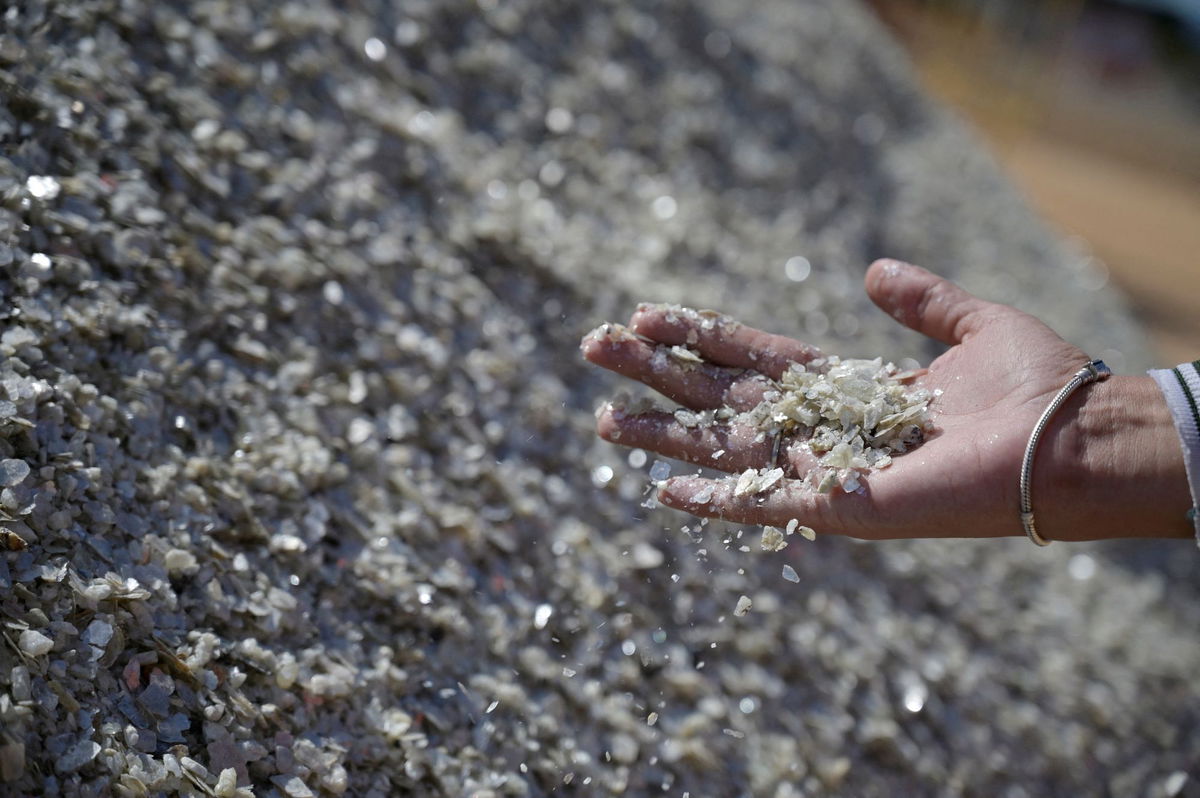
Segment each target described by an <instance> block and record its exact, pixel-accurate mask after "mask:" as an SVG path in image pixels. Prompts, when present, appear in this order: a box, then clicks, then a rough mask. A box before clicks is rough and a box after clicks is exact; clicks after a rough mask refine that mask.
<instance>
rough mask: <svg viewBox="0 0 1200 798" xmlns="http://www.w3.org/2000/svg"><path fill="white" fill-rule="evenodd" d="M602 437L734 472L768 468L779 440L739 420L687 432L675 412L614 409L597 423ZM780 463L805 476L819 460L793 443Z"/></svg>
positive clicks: (608, 411)
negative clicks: (776, 440) (640, 411)
mask: <svg viewBox="0 0 1200 798" xmlns="http://www.w3.org/2000/svg"><path fill="white" fill-rule="evenodd" d="M596 432H597V433H598V434H599V435H600V437H601V438H604V439H605V440H607V441H612V442H613V443H619V444H621V445H622V446H632V447H636V448H639V449H648V450H650V451H652V452H655V453H657V454H661V455H663V456H664V457H671V458H673V459H675V460H684V461H686V462H688V463H694V464H696V465H702V466H708V467H709V468H715V469H718V470H720V471H728V472H731V473H732V472H737V471H745V470H746V469H747V468H764V467H766V466H768V465H772V464H773V463H774V461H775V457H774V455H775V449H774V445H775V440H774V436H771V435H767V434H765V433H763V432H762V430H759V429H758V428H756V427H753V426H751V425H749V424H740V423H738V422H736V421H735V422H733V423H730V424H714V425H711V426H708V427H687V426H684V425H683V424H681V423H680V422H679V421H678V420H677V419H676V418H675V415H674V414H673V413H668V412H665V411H661V410H656V411H649V412H644V413H626V412H623V411H622V410H621V409H620V408H615V407H613V406H612V405H609V406H608V407H605V408H604V409H603V410H602V411H601V412H600V415H599V417H598V418H597V419H596ZM779 463H780V465H782V466H784V467H785V472H786V473H789V474H792V475H803V474H807V473H808V471H809V470H810V469H811V468H812V467H813V466H814V465H815V464H816V457H815V456H814V455H813V453H812V452H811V451H810V450H809V449H808V448H807V447H806V446H804V445H802V444H801V443H800V442H799V441H797V440H795V439H791V440H789V441H787V443H786V444H785V448H784V449H783V450H782V451H781V452H780V453H779Z"/></svg>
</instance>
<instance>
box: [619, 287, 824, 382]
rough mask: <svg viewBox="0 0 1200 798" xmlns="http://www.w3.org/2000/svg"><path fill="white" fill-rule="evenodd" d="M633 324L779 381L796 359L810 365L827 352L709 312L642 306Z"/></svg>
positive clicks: (667, 341) (645, 332)
mask: <svg viewBox="0 0 1200 798" xmlns="http://www.w3.org/2000/svg"><path fill="white" fill-rule="evenodd" d="M629 325H630V327H631V328H632V329H633V330H634V331H635V332H637V333H638V334H640V335H645V336H646V337H648V338H653V339H654V340H655V341H660V342H661V343H664V344H668V345H673V346H689V347H691V348H693V349H695V350H696V351H698V352H699V353H700V354H701V355H702V356H703V357H704V358H705V359H706V360H711V361H712V362H713V363H718V364H720V365H722V366H731V367H733V368H743V369H754V370H755V371H759V372H762V373H763V374H766V375H767V376H768V377H770V378H771V379H774V380H777V379H779V377H780V376H781V375H782V374H783V372H784V371H785V370H786V369H787V367H788V366H789V365H791V364H792V363H807V362H809V361H810V360H812V359H813V358H816V357H819V356H820V354H821V351H820V350H819V349H817V348H816V347H813V346H809V345H808V344H805V343H802V342H800V341H797V340H795V339H794V338H788V337H786V336H783V335H773V334H771V333H767V332H763V331H762V330H756V329H754V328H753V327H747V326H746V325H744V324H742V323H741V322H738V321H735V320H734V319H731V318H730V317H728V316H724V315H722V314H720V313H716V312H714V311H708V310H700V311H697V310H692V309H690V308H680V307H676V306H672V305H639V306H638V309H637V311H635V312H634V314H633V318H632V319H631V320H630V322H629Z"/></svg>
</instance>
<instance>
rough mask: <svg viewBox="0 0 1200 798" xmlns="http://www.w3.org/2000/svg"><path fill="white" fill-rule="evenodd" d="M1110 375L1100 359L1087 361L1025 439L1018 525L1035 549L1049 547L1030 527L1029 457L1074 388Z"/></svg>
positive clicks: (1030, 471) (1030, 459) (1030, 480)
mask: <svg viewBox="0 0 1200 798" xmlns="http://www.w3.org/2000/svg"><path fill="white" fill-rule="evenodd" d="M1111 376H1112V370H1111V369H1109V367H1108V366H1106V365H1104V361H1103V360H1092V361H1089V362H1088V363H1086V364H1085V365H1084V367H1083V368H1081V369H1080V370H1079V371H1077V372H1075V376H1074V377H1072V378H1071V380H1070V382H1068V383H1067V384H1066V385H1064V386H1063V388H1062V390H1061V391H1059V392H1058V395H1056V396H1055V397H1054V399H1052V400H1051V401H1050V405H1049V406H1048V407H1047V408H1046V410H1045V411H1044V412H1043V413H1042V417H1041V418H1039V419H1038V421H1037V424H1034V425H1033V433H1032V434H1031V435H1030V436H1029V443H1027V444H1026V445H1025V458H1024V459H1023V460H1022V461H1021V526H1023V527H1025V534H1026V535H1028V536H1029V539H1030V540H1032V541H1033V542H1034V543H1036V544H1037V545H1039V546H1049V545H1050V541H1049V540H1046V539H1045V538H1044V537H1042V536H1041V535H1039V534H1038V532H1037V529H1036V528H1035V527H1034V525H1033V497H1032V495H1031V484H1030V483H1032V482H1033V457H1034V454H1035V453H1036V452H1037V445H1038V440H1039V439H1040V438H1041V437H1042V433H1043V432H1044V431H1045V429H1046V425H1047V424H1049V423H1050V417H1051V416H1053V415H1054V412H1055V411H1056V410H1058V408H1060V407H1062V405H1063V403H1064V402H1066V401H1067V399H1068V398H1069V397H1070V396H1071V394H1073V393H1075V389H1077V388H1078V387H1079V386H1081V385H1087V384H1089V383H1093V382H1099V381H1100V380H1105V379H1108V378H1109V377H1111Z"/></svg>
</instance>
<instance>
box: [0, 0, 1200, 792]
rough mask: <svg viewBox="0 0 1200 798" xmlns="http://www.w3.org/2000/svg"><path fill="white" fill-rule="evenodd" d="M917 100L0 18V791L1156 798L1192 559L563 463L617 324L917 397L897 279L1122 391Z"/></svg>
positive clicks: (696, 53)
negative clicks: (953, 534)
mask: <svg viewBox="0 0 1200 798" xmlns="http://www.w3.org/2000/svg"><path fill="white" fill-rule="evenodd" d="M914 86H915V84H914V81H913V78H912V76H911V74H910V71H909V68H908V66H907V65H906V63H905V62H904V60H903V58H902V57H901V55H900V54H899V53H898V51H897V50H896V48H895V47H894V46H893V45H892V44H891V43H889V42H888V40H887V39H886V37H885V35H884V34H883V33H882V31H881V30H880V29H879V28H878V27H877V25H876V24H875V22H874V20H873V19H872V18H871V17H870V16H869V15H868V14H867V13H866V12H865V11H864V10H863V9H861V8H859V7H857V6H855V5H853V4H851V3H847V2H842V1H838V2H835V1H834V0H827V1H826V2H793V1H792V0H763V1H762V2H758V3H754V4H746V3H742V2H736V1H735V0H696V1H695V2H691V1H690V0H689V2H684V1H683V0H667V1H666V2H657V3H650V2H638V3H629V2H625V1H624V0H600V1H597V0H477V2H466V1H465V0H436V2H434V1H433V0H396V1H395V2H383V0H361V2H355V3H340V2H332V1H331V0H326V1H325V2H320V1H319V0H318V1H317V2H308V1H307V0H306V2H279V3H266V2H264V3H257V4H247V3H242V2H232V1H227V0H195V2H191V3H188V2H159V1H157V0H156V1H154V2H152V1H151V0H61V1H58V2H47V0H27V1H26V2H22V3H16V4H9V5H8V6H7V8H6V9H4V10H3V11H0V274H2V276H0V293H2V296H3V303H2V308H0V313H2V314H3V323H2V325H0V358H2V362H0V487H2V489H3V490H2V492H0V510H2V513H3V515H2V516H0V542H3V543H4V545H5V548H6V549H11V550H6V551H5V552H4V553H3V554H0V622H2V624H3V627H2V628H0V793H3V794H5V795H130V796H136V795H146V794H151V795H164V794H175V793H183V794H194V795H206V794H216V795H221V796H231V795H243V796H248V795H250V794H251V790H253V792H254V794H256V795H260V796H264V795H267V796H269V795H286V796H291V797H292V798H302V796H309V795H337V794H347V795H366V796H380V797H381V798H382V796H391V795H420V796H426V795H428V796H443V795H444V796H467V795H476V796H490V795H495V796H502V795H546V794H549V793H555V794H564V795H621V794H626V795H659V794H666V795H674V796H683V795H690V796H735V795H746V796H772V797H776V796H777V797H779V798H784V797H786V796H800V795H805V796H817V795H854V796H874V795H878V796H895V795H1003V796H1032V795H1081V794H1089V795H1091V794H1108V795H1117V796H1125V795H1130V796H1132V795H1149V794H1162V795H1170V794H1174V793H1175V792H1178V791H1179V790H1180V788H1181V787H1182V786H1183V785H1184V782H1185V781H1186V778H1187V776H1186V772H1185V771H1186V769H1187V768H1188V767H1189V766H1191V765H1194V763H1195V755H1196V752H1197V750H1200V705H1198V702H1197V700H1196V698H1195V696H1196V679H1197V674H1198V673H1200V647H1198V646H1197V643H1196V639H1197V630H1198V629H1200V603H1198V598H1200V597H1198V591H1197V588H1196V585H1197V578H1196V574H1197V569H1198V568H1200V557H1198V556H1197V554H1196V552H1195V551H1194V547H1191V546H1189V545H1188V544H1186V543H1178V544H1174V545H1170V546H1165V545H1164V546H1150V545H1137V546H1135V545H1132V544H1130V545H1123V546H1109V547H1100V546H1086V545H1077V546H1066V545H1060V546H1054V547H1051V548H1050V549H1049V550H1046V551H1039V550H1036V549H1034V547H1032V546H1029V545H1028V543H1027V542H1025V541H1023V540H1018V539H1015V538H1014V539H1012V540H1008V541H984V542H967V541H948V542H945V543H880V544H871V545H867V544H861V543H856V542H854V541H849V540H845V539H841V538H837V537H834V536H829V535H825V536H821V537H819V538H818V539H817V541H816V542H815V543H808V542H805V541H802V540H796V542H795V543H793V544H792V545H790V546H789V547H788V548H787V549H786V550H784V551H783V552H780V553H773V552H764V551H762V550H761V547H760V546H759V545H758V534H759V533H758V531H757V530H741V529H739V528H737V527H726V526H723V525H721V524H709V525H707V526H701V525H700V524H698V523H697V522H696V521H695V520H694V519H688V518H686V517H683V516H680V515H675V514H670V513H666V512H664V511H662V510H660V509H652V508H645V507H643V506H641V505H642V502H643V501H644V498H643V495H642V493H643V490H644V489H645V487H646V482H647V478H646V473H645V467H644V466H645V465H649V463H646V462H645V457H644V456H642V455H641V453H636V452H635V453H632V454H630V453H628V452H625V451H620V450H618V449H617V448H616V447H613V446H611V445H609V444H605V443H602V442H599V441H597V440H595V439H594V437H593V436H592V432H591V426H592V410H593V407H594V406H595V403H596V402H597V401H598V400H599V398H600V397H602V396H605V395H608V394H611V393H612V392H613V391H614V390H615V389H616V388H617V386H616V384H615V383H616V380H615V379H614V378H612V377H611V376H610V375H606V374H601V373H598V372H597V371H595V370H592V369H589V368H588V367H586V366H585V365H584V364H583V363H582V362H581V361H580V360H579V359H578V356H577V350H576V346H577V341H578V339H579V335H580V334H581V333H582V332H584V331H585V330H587V329H589V328H590V327H592V326H593V325H595V324H597V323H599V322H601V321H603V320H604V319H606V318H618V317H621V316H624V315H626V314H627V313H628V311H629V310H630V309H631V308H632V307H633V304H634V302H635V301H637V300H643V299H645V300H655V301H670V302H680V303H683V304H687V305H692V306H701V307H702V306H714V307H720V308H721V309H723V310H725V311H727V312H730V313H732V314H735V315H738V316H741V317H742V318H744V319H746V320H747V321H749V322H752V323H754V324H756V325H758V326H762V327H767V328H769V329H773V330H776V331H779V332H783V333H789V334H794V335H799V336H803V337H805V338H806V339H808V340H810V341H811V342H813V343H815V344H817V345H820V346H825V347H828V348H829V349H830V351H836V352H844V353H846V354H851V355H853V354H857V355H861V356H869V357H873V356H875V355H883V356H885V357H888V358H892V359H897V360H898V359H900V358H904V357H910V356H911V357H918V358H922V359H924V358H927V357H928V356H929V355H930V354H932V353H933V351H934V350H932V349H931V348H930V347H929V345H928V344H926V343H925V342H923V341H920V340H918V339H917V338H916V337H914V336H912V335H908V334H905V335H900V334H898V331H897V329H896V326H895V325H894V324H893V323H892V322H891V321H890V320H888V319H887V318H885V317H884V316H883V314H881V313H878V312H876V311H873V310H872V309H871V308H870V307H869V306H868V305H867V302H866V300H865V298H864V297H863V295H862V292H861V288H860V278H861V275H862V272H863V270H864V268H865V265H866V263H867V262H868V261H869V260H870V259H871V258H872V257H874V256H877V255H882V254H888V255H892V256H896V257H902V258H908V259H911V260H914V261H916V262H920V263H923V264H925V265H928V266H930V267H932V268H934V269H936V270H938V271H941V272H943V273H945V274H948V275H950V276H953V277H955V278H956V279H958V280H960V281H961V282H963V283H964V284H965V285H967V286H968V287H969V288H972V289H973V290H976V291H978V292H980V293H982V294H984V295H985V296H988V297H990V298H993V299H999V300H1004V301H1014V302H1017V303H1018V304H1021V305H1022V306H1023V307H1026V308H1027V309H1029V310H1031V311H1033V312H1035V313H1038V314H1040V315H1042V316H1043V317H1044V318H1047V319H1048V320H1050V321H1051V322H1052V323H1053V324H1054V325H1055V326H1056V327H1057V328H1058V329H1059V330H1060V331H1061V332H1062V333H1064V334H1065V335H1066V336H1067V337H1069V338H1071V339H1072V340H1074V341H1075V342H1077V343H1079V344H1080V345H1082V346H1084V347H1085V348H1086V349H1087V350H1088V351H1089V352H1092V353H1093V354H1096V355H1099V356H1103V357H1105V358H1106V359H1107V360H1109V362H1110V363H1114V361H1123V363H1124V366H1125V368H1126V369H1132V368H1138V367H1144V366H1146V365H1148V363H1147V357H1146V350H1145V347H1144V343H1143V339H1142V337H1141V335H1140V333H1139V332H1138V331H1137V328H1136V326H1135V325H1134V323H1133V322H1132V320H1131V319H1130V317H1129V316H1128V314H1127V312H1126V311H1125V310H1124V309H1123V307H1122V306H1121V304H1120V302H1119V300H1118V299H1117V298H1116V297H1115V295H1114V294H1112V293H1110V292H1108V291H1107V289H1104V288H1103V287H1102V283H1103V280H1102V279H1101V278H1100V275H1099V274H1098V273H1097V272H1096V271H1095V269H1094V268H1092V267H1091V266H1090V265H1089V262H1088V260H1087V258H1086V257H1085V255H1083V254H1082V253H1079V252H1076V251H1074V250H1072V249H1070V248H1069V247H1066V246H1064V245H1063V244H1061V243H1060V242H1059V241H1058V240H1057V239H1056V238H1054V237H1053V236H1052V235H1051V234H1050V233H1048V232H1047V231H1046V230H1044V229H1043V227H1042V226H1041V224H1040V223H1039V222H1038V221H1037V219H1036V218H1035V217H1033V216H1032V215H1031V213H1030V212H1029V211H1028V210H1027V209H1026V208H1025V206H1024V205H1023V204H1022V202H1021V201H1020V199H1019V198H1017V197H1016V196H1015V194H1014V192H1013V191H1012V189H1011V188H1010V187H1009V186H1008V185H1007V184H1006V183H1005V182H1004V180H1002V179H1001V178H1000V177H999V175H998V172H997V170H996V169H995V167H994V166H993V165H992V164H991V162H990V161H989V160H988V159H987V157H985V156H984V155H983V154H982V151H981V149H980V148H979V147H978V146H977V145H976V144H975V143H974V142H973V140H972V138H971V136H970V135H969V134H968V133H966V132H964V131H963V130H962V129H961V128H960V127H959V126H958V125H957V124H956V123H954V122H953V121H951V120H949V119H948V118H946V117H945V116H944V115H943V114H942V113H941V112H940V111H938V110H937V109H935V108H933V107H931V106H930V105H929V104H928V103H927V101H926V100H924V99H923V98H922V96H921V95H920V93H919V92H918V91H917V90H916V89H915V88H914ZM1114 365H1116V364H1115V363H1114ZM639 465H641V466H642V467H640V468H639V467H638V466H639ZM662 467H663V466H660V470H661V468H662ZM1013 476H1014V479H1015V478H1016V474H1014V475H1013ZM1013 523H1014V530H1015V529H1016V526H1015V525H1016V524H1017V520H1016V516H1015V513H1014V518H1013ZM962 532H963V533H969V530H962ZM743 533H744V534H743ZM744 546H745V547H747V548H748V551H744V550H743V547H744ZM781 570H782V571H783V573H784V574H785V575H786V578H785V577H784V576H781ZM743 596H744V597H746V600H747V601H748V602H750V603H749V604H746V603H744V602H742V601H741V600H740V599H741V597H743ZM751 606H752V609H749V611H748V612H747V611H745V610H746V609H747V608H749V607H751ZM738 608H741V610H742V612H741V614H739V615H735V613H734V610H735V609H738Z"/></svg>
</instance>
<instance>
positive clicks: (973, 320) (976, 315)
mask: <svg viewBox="0 0 1200 798" xmlns="http://www.w3.org/2000/svg"><path fill="white" fill-rule="evenodd" d="M866 286H867V294H868V295H869V296H870V297H871V301H872V302H874V303H875V304H876V305H878V306H879V307H880V308H882V309H883V310H884V311H886V312H887V313H888V315H890V316H891V317H892V318H894V319H895V320H896V321H898V322H900V323H901V324H903V325H904V326H906V327H911V328H912V329H914V330H916V331H917V332H919V333H922V334H923V335H927V336H929V337H930V338H935V339H937V340H938V341H941V342H942V343H945V344H957V343H960V342H961V341H962V340H963V339H964V338H967V337H969V336H971V335H973V334H974V333H976V332H978V331H979V330H980V329H981V328H982V327H983V326H984V325H985V324H987V322H988V321H990V320H992V319H993V318H995V316H996V315H997V312H998V311H1002V310H1003V309H1004V306H1003V305H997V304H994V303H992V302H985V301H984V300H982V299H979V298H978V297H975V296H974V295H972V294H969V293H967V292H966V291H964V290H963V289H961V288H959V287H958V286H957V285H955V284H954V283H952V282H950V281H949V280H945V279H943V278H941V277H938V276H937V275H936V274H933V273H932V272H929V271H926V270H925V269H922V268H921V267H920V266H913V265H912V264H911V263H904V262H903V261H898V260H891V259H888V258H884V259H881V260H877V261H875V262H874V263H872V264H871V268H869V269H867V276H866Z"/></svg>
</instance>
